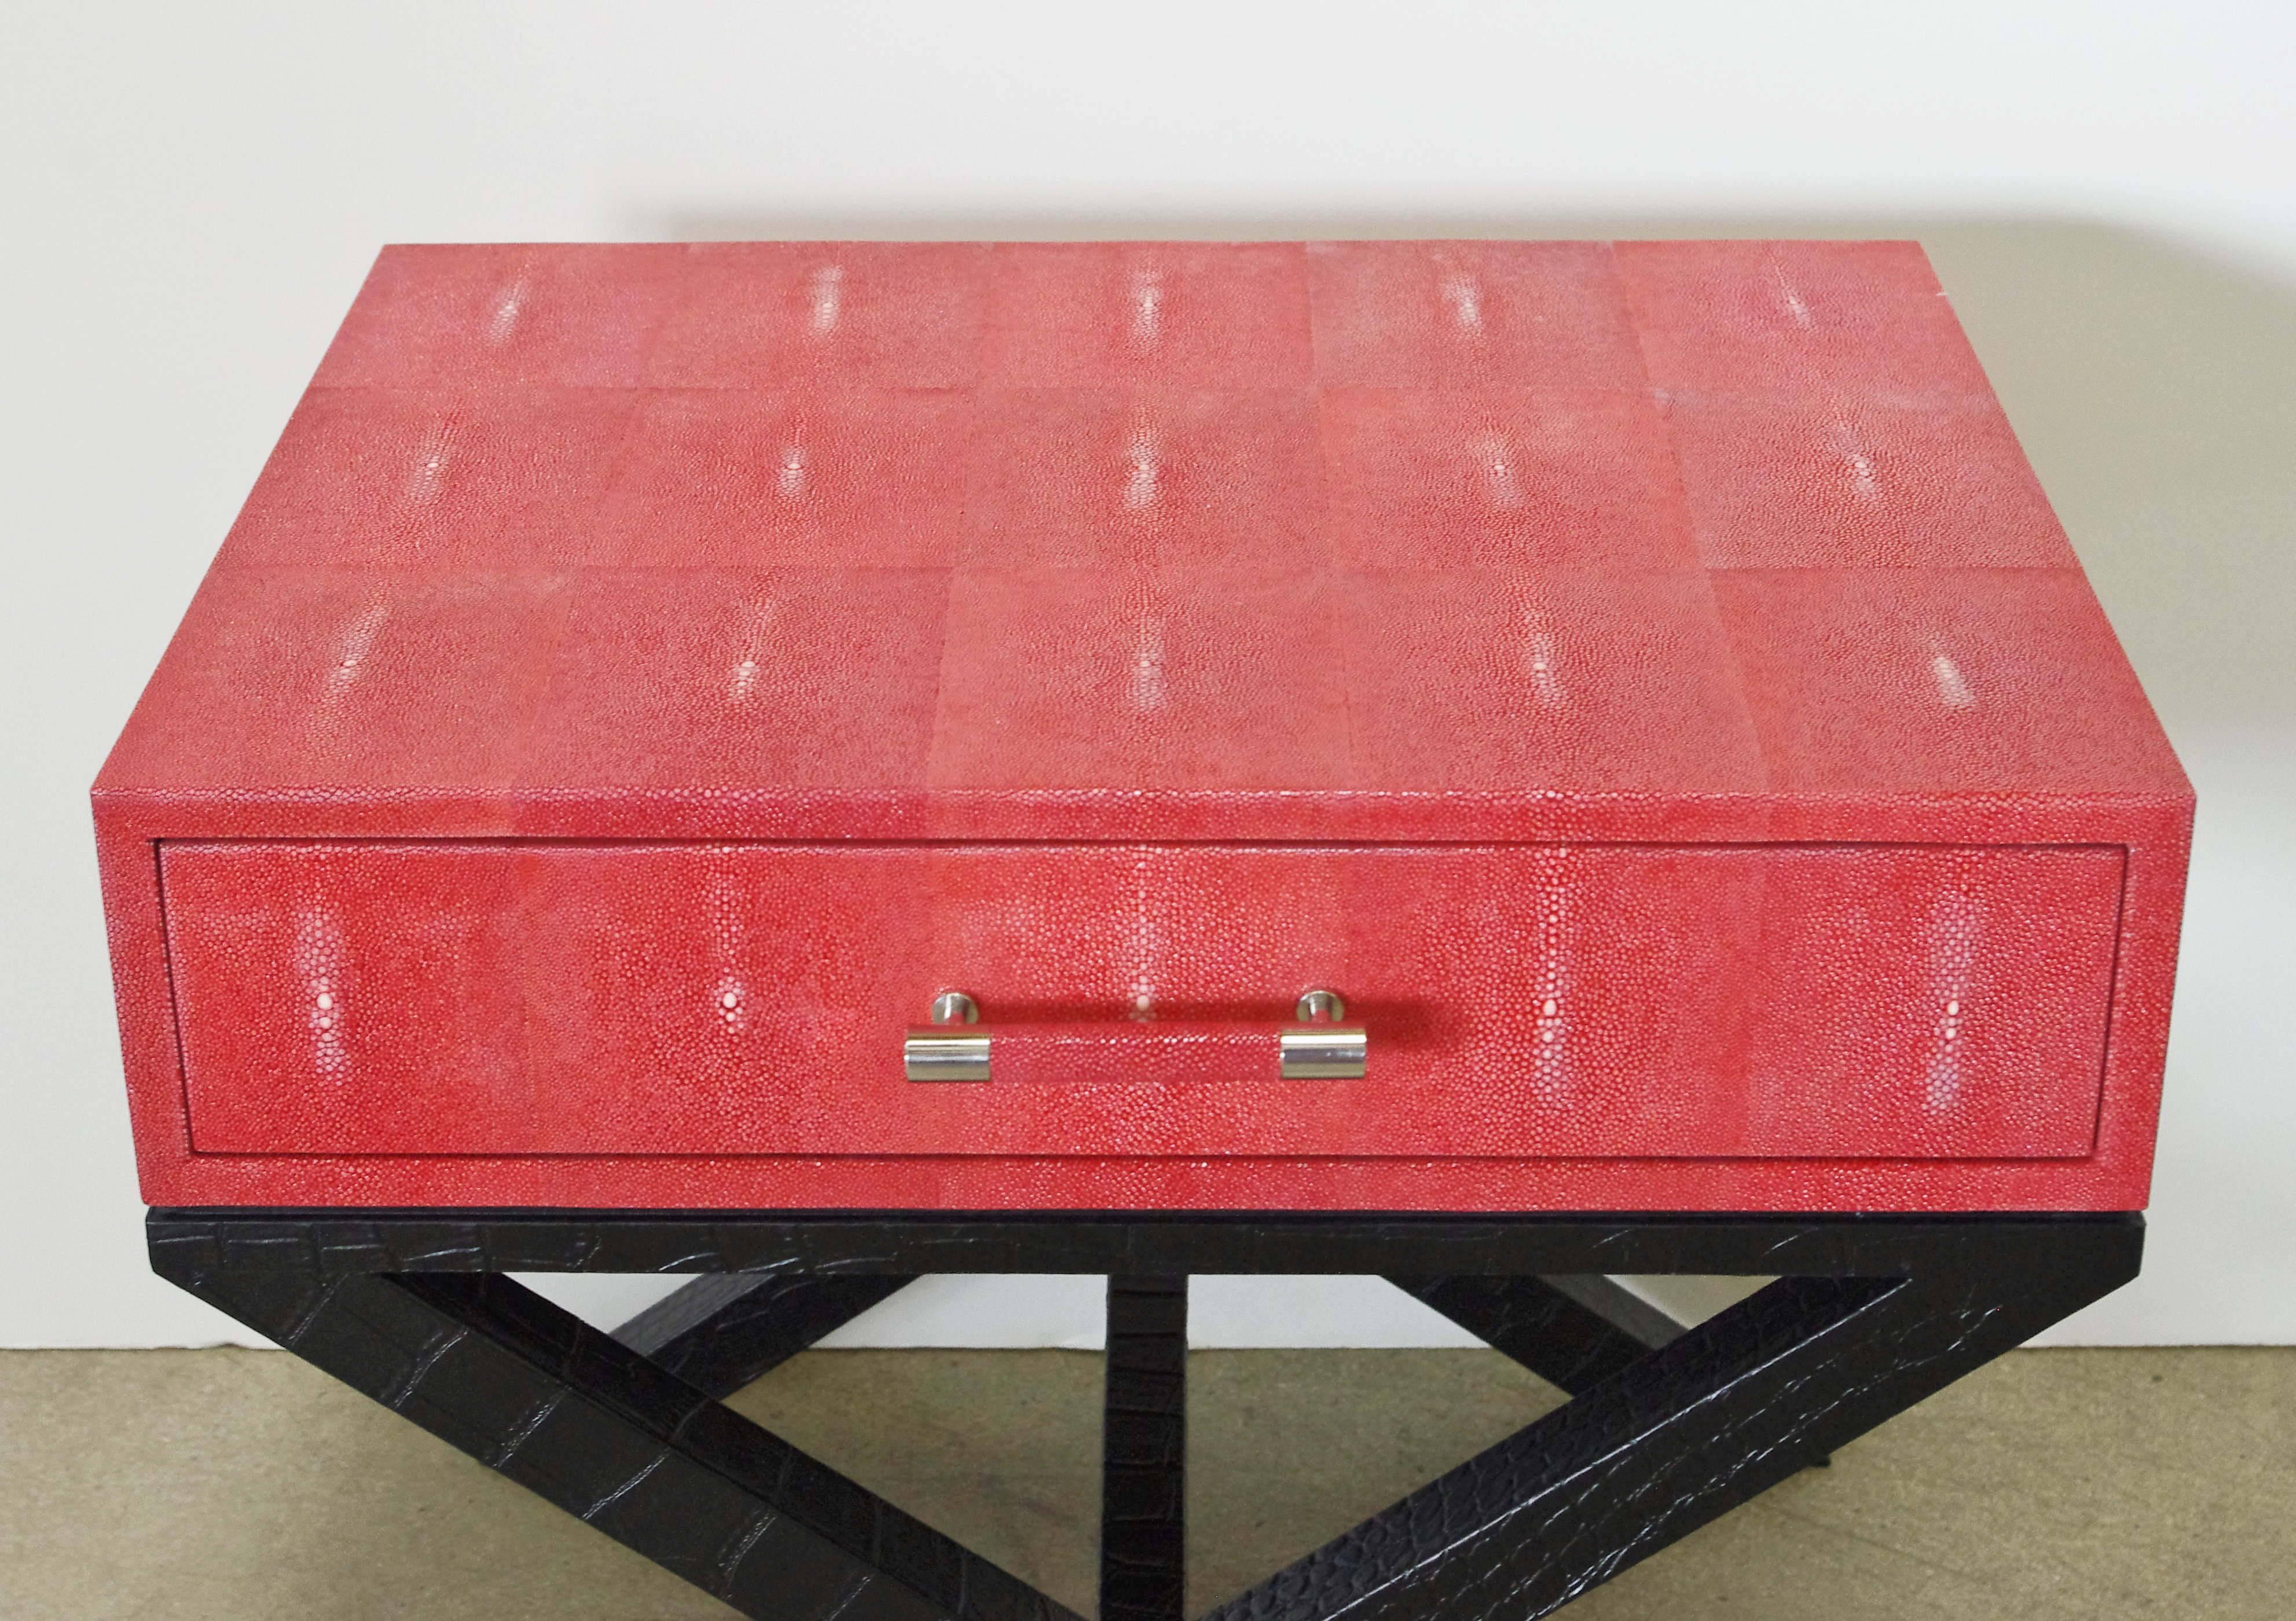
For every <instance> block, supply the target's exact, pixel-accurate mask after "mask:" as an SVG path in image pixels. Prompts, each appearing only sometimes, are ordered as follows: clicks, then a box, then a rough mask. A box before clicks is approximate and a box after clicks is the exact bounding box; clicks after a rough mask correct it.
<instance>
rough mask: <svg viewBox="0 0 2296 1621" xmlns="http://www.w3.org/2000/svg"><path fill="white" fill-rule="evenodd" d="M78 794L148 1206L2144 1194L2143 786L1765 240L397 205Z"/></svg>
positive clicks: (1986, 521)
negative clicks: (472, 220) (881, 228)
mask: <svg viewBox="0 0 2296 1621" xmlns="http://www.w3.org/2000/svg"><path fill="white" fill-rule="evenodd" d="M94 798H95V815H96V836H97V837H96V842H97V851H98V855H99V858H100V861H101V864H102V876H103V894H104V905H105V912H106V917H107V921H108V924H109V928H110V930H111V960H112V970H113V975H114V979H115V985H116V988H117V992H118V1001H119V1025H120V1034H121V1039H122V1048H123V1052H124V1055H125V1059H126V1062H125V1073H126V1077H127V1094H128V1101H129V1104H130V1109H131V1115H132V1118H133V1121H134V1125H135V1147H136V1153H137V1157H138V1164H139V1167H140V1169H141V1172H142V1178H143V1193H144V1196H145V1198H146V1199H147V1200H149V1201H151V1202H152V1203H155V1204H171V1205H280V1206H287V1205H299V1206H368V1207H374V1206H422V1207H431V1208H443V1207H457V1206H462V1207H467V1206H495V1207H524V1208H537V1207H549V1208H570V1207H618V1208H633V1207H635V1208H734V1209H767V1208H824V1209H826V1208H847V1209H851V1208H925V1209H940V1210H966V1209H974V1210H980V1209H1010V1208H1025V1209H1054V1210H1058V1209H1077V1208H1119V1209H1139V1210H1150V1209H1194V1210H1237V1209H1246V1208H1259V1209H1293V1210H1303V1209H1352V1210H1371V1211H1379V1210H1528V1209H1542V1210H1580V1211H1650V1210H1747V1209H1768V1210H1795V1211H1843V1210H1931V1211H1939V1210H1944V1211H1951V1210H2019V1209H2022V1210H2084V1209H2085V1210H2119V1209H2134V1208H2139V1207H2141V1206H2142V1205H2143V1204H2144V1202H2145V1199H2146V1194H2147V1191H2148V1188H2149V1184H2150V1177H2151V1174H2152V1163H2153V1139H2154V1131H2155V1126H2156V1125H2157V1122H2158V1120H2159V1116H2160V1100H2161V1077H2162V1073H2163V1068H2164V1065H2165V1059H2166V1050H2167V1042H2168V1030H2169V1003H2170V998H2171V992H2172V989H2173V987H2174V981H2175V969H2176V953H2177V929H2178V926H2179V922H2180V918H2181V907H2182V903H2183V896H2184V884H2185V864H2186V856H2187V852H2188V849H2189V846H2190V839H2191V829H2192V816H2193V798H2192V790H2191V788H2190V786H2189V785H2188V784H2187V783H2186V782H2185V778H2184V774H2183V773H2182V772H2181V770H2180V769H2179V768H2178V766H2177V760H2176V757H2175V755H2174V753H2173V752H2172V751H2171V749H2170V748H2169V742H2168V740H2167V739H2166V737H2165V736H2163V735H2162V733H2161V727H2160V725H2159V723H2158V721H2157V720H2156V719H2155V717H2154V716H2153V711H2152V708H2151V707H2150V706H2149V705H2148V704H2147V703H2146V701H2145V699H2144V692H2143V691H2142V689H2141V688H2140V687H2139V686H2138V684H2137V681H2136V675H2135V673H2134V672H2133V671H2132V670H2131V669H2130V668H2129V667H2128V660H2127V659H2125V658H2124V657H2123V656H2122V653H2121V651H2120V645H2119V643H2117V642H2116V641H2115V640H2114V637H2113V634H2112V627H2111V626H2110V625H2109V624H2107V622H2106V620H2105V618H2104V614H2103V610H2101V608H2100V607H2099V605H2098V603H2097V601H2096V599H2095V594H2093V593H2092V592H2091V591H2090V589H2089V587H2088V583H2087V580H2085V579H2084V578H2083V577H2082V575H2081V571H2080V566H2079V560H2078V559H2077V557H2076V556H2075V554H2074V552H2073V548H2072V545H2071V542H2070V541H2069V539H2068V538H2067V536H2066V535H2065V533H2064V531H2063V529H2062V527H2061V526H2060V525H2059V524H2058V522H2057V520H2056V519H2055V516H2054V514H2053V513H2052V512H2051V511H2050V509H2049V503H2048V501H2047V498H2046V495H2044V494H2043V492H2042V489H2041V487H2040V484H2039V482H2038V479H2036V478H2035V477H2034V474H2033V471H2032V470H2031V468H2030V467H2029V466H2028V465H2027V464H2026V462H2025V457H2024V454H2023V453H2022V451H2021V449H2020V448H2019V446H2018V444H2017V438H2016V435H2015V434H2014V433H2013V431H2012V430H2011V428H2010V425H2009V422H2008V420H2007V418H2006V417H2005V415H2004V414H2003V413H2002V411H2001V408H2000V405H1999V404H1998V403H1997V401H1996V400H1995V398H1994V397H1993V393H1992V390H1991V389H1990V388H1989V386H1988V384H1987V382H1986V379H1985V373H1984V370H1983V368H1982V367H1981V366H1980V364H1978V359H1977V356H1976V354H1975V353H1974V351H1973V350H1972V348H1971V347H1970V345H1969V342H1968V340H1967V339H1966V338H1965V337H1964V334H1963V332H1962V331H1961V328H1960V326H1959V324H1958V323H1957V322H1956V318H1955V315H1954V313H1953V308H1952V306H1951V305H1950V304H1949V303H1948V301H1947V299H1945V298H1944V296H1943V289H1941V288H1940V287H1939V283H1938V281H1937V278H1936V276H1935V275H1934V274H1932V273H1931V268H1930V266H1929V263H1928V261H1927V260H1926V258H1924V257H1923V254H1922V251H1921V250H1920V249H1919V248H1918V247H1917V246H1915V244H1913V243H1910V242H1091V243H1073V242H1071V243H1059V242H932V243H899V242H713V243H693V244H679V243H644V244H629V245H619V246H610V245H583V244H558V245H548V246H543V245H533V244H502V245H493V246H434V247H418V248H392V249H388V250H385V251H384V252H383V253H382V255H381V257H380V258H378V259H377V260H376V262H375V265H374V267H373V272H372V273H371V274H370V275H369V276H368V278H367V281H366V283H365V286H364V287H363V288H362V289H361V290H360V291H359V294H358V297H357V300H356V301H355V302H354V303H353V305H352V307H351V308H350V310H349V312H348V315H347V316H346V318H345V320H344V323H343V325H342V329H341V331H340V332H339V333H338V335H337V337H336V340H335V341H334V344H333V346H332V348H331V349H330V350H329V352H328V354H327V356H325V358H324V361H323V362H322V363H321V364H320V365H319V367H318V370H317V373H316V375H315V377H314V378H313V381H312V384H311V386H310V388H309V389H307V391H306V392H305V395H304V397H303V398H302V400H301V401H300V402H299V405H297V407H296V410H295V412H294V414H293V416H292V418H291V420H290V421H289V422H287V424H286V426H285V430H284V431H283V434H282V436H281V438H280V441H279V445H278V447H277V449H276V450H275V452H274V454H273V455H272V457H271V459H270V461H269V462H268V463H266V466H265V468H264V470H263V473H262V476H261V478H260V479H258V482H257V485H256V487H255V489H254V491H253V492H252V493H251V494H250V496H249V498H248V502H247V504H246V506H245V508H244V509H243V510H242V512H241V513H240V514H239V517H238V519H237V520H236V521H235V522H234V524H233V526H232V529H231V533H230V535H229V536H227V537H226V539H225V543H224V545H223V548H222V551H221V553H219V554H218V556H217V559H216V562H215V566H214V568H213V569H211V570H210V571H209V575H208V577H207V578H206V580H205V581H204V583H203V584H202V585H201V588H200V591H199V594H198V595H197V597H196V598H194V600H193V602H192V604H191V605H190V607H189V609H188V610H187V611H186V613H185V615H184V622H183V626H182V627H181V629H180V630H179V631H178V632H177V634H176V638H175V640H174V642H173V643H171V644H170V645H169V647H168V652H167V655H166V657H165V658H164V659H162V660H161V662H160V667H159V669H158V670H157V672H156V673H155V674H154V675H153V676H152V682H151V684H150V686H149V687H148V688H147V689H146V690H145V692H144V694H143V700H142V701H141V702H140V703H139V704H138V705H137V706H136V709H135V715H134V716H132V717H131V718H130V719H129V721H128V723H127V727H126V729H125V730H124V731H123V733H121V736H120V739H119V743H118V745H117V747H115V748H114V749H113V750H112V753H111V757H110V758H109V759H108V760H107V761H106V762H105V765H104V767H103V770H102V774H101V776H100V777H99V778H98V780H97V782H96V785H95V795H94ZM1308 987H1324V988H1328V989H1331V990H1333V991H1335V992H1337V993H1339V994H1340V995H1342V996H1344V997H1345V998H1346V999H1347V1001H1348V1003H1349V1015H1348V1023H1349V1025H1350V1026H1353V1025H1357V1024H1360V1025H1361V1026H1362V1027H1364V1028H1365V1030H1367V1031H1368V1033H1369V1034H1368V1042H1369V1056H1368V1062H1367V1068H1366V1069H1365V1073H1364V1075H1363V1076H1362V1077H1360V1078H1359V1079H1333V1078H1322V1079H1314V1080H1308V1079H1300V1080H1285V1079H1283V1077H1282V1065H1281V1062H1280V1061H1279V1057H1278V1044H1279V1042H1280V1041H1281V1040H1282V1037H1281V1036H1279V1034H1278V1032H1279V1031H1281V1030H1282V1029H1283V1027H1285V1026H1286V1025H1288V1024H1289V1023H1290V1022H1291V1019H1292V1010H1293V1009H1294V1007H1295V1004H1296V1003H1297V1000H1298V998H1299V997H1300V995H1301V993H1302V992H1303V991H1304V990H1306V989H1308ZM943 990H960V991H964V992H965V993H968V994H969V995H972V997H974V998H975V999H976V1000H977V1001H978V1003H979V1004H980V1009H981V1011H982V1013H983V1016H984V1023H983V1026H982V1028H984V1029H986V1030H988V1031H990V1032H992V1033H993V1034H992V1036H991V1039H992V1040H993V1041H994V1042H995V1043H996V1053H997V1054H998V1056H997V1057H996V1060H995V1062H994V1064H993V1065H992V1070H993V1073H994V1075H995V1077H996V1078H995V1079H993V1080H990V1081H988V1082H986V1083H975V1084H948V1085H928V1084H923V1083H921V1082H914V1081H911V1080H909V1079H907V1078H906V1074H905V1068H904V1062H903V1044H904V1034H905V1032H906V1030H907V1029H908V1028H909V1027H912V1026H914V1025H917V1024H920V1023H922V1021H923V1019H925V1018H926V1016H927V1009H928V1006H929V1004H930V1003H931V999H932V998H933V997H934V996H935V995H936V994H937V993H939V992H941V991H943ZM323 997H324V999H325V1000H324V1003H322V1001H321V998H323ZM975 1039H976V1041H977V1039H978V1038H977V1037H976V1038H975ZM1292 1039H1293V1043H1294V1047H1295V1049H1296V1047H1297V1046H1298V1044H1299V1043H1300V1040H1301V1039H1302V1038H1300V1037H1299V1036H1294V1037H1293V1038H1292ZM1327 1039H1328V1038H1327Z"/></svg>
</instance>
